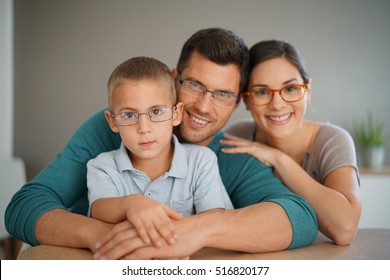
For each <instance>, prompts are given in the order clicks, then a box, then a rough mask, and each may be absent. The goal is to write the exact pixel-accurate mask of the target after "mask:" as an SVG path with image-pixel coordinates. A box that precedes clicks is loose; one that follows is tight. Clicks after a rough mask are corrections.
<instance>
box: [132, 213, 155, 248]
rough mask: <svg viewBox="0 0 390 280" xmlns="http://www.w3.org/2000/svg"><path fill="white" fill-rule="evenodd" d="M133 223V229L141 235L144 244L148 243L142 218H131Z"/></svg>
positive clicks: (148, 239) (147, 235)
mask: <svg viewBox="0 0 390 280" xmlns="http://www.w3.org/2000/svg"><path fill="white" fill-rule="evenodd" d="M132 222H133V225H134V227H135V229H136V230H137V232H138V234H139V236H140V237H141V239H142V241H143V242H145V243H146V244H150V243H151V241H150V238H149V234H148V231H147V229H146V228H145V225H144V222H143V221H142V219H136V218H134V219H132Z"/></svg>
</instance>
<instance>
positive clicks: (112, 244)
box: [97, 228, 142, 255]
mask: <svg viewBox="0 0 390 280" xmlns="http://www.w3.org/2000/svg"><path fill="white" fill-rule="evenodd" d="M136 237H138V233H137V231H136V230H135V229H134V228H130V229H127V230H123V231H121V232H118V233H116V234H115V235H114V236H113V237H112V238H111V239H110V240H108V241H107V242H106V243H105V244H104V245H103V246H102V247H100V248H99V250H97V254H98V255H105V254H107V252H109V251H111V250H112V249H113V248H116V247H118V246H120V244H121V243H122V242H124V241H125V240H127V239H132V238H136ZM140 240H142V239H140Z"/></svg>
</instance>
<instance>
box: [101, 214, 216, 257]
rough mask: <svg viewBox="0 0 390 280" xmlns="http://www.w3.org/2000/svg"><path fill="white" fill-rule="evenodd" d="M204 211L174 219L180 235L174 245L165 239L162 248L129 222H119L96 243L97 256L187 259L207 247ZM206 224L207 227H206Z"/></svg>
mask: <svg viewBox="0 0 390 280" xmlns="http://www.w3.org/2000/svg"><path fill="white" fill-rule="evenodd" d="M202 216H204V214H199V215H194V216H190V217H185V218H183V219H181V220H180V221H175V222H174V226H175V230H176V232H177V235H178V238H177V241H176V243H175V244H167V243H166V242H164V244H163V246H162V247H160V248H157V247H154V246H152V245H150V244H146V243H145V242H143V241H142V239H141V238H140V236H139V235H138V233H137V231H136V230H135V228H134V227H133V226H132V225H131V224H130V222H129V221H127V220H126V221H123V222H121V223H119V224H117V225H116V226H115V227H114V228H113V230H112V231H111V232H110V233H109V234H108V235H107V236H106V237H105V238H104V239H102V240H101V241H99V242H98V243H97V244H95V247H96V250H95V251H96V254H95V255H94V258H95V259H171V258H188V256H190V255H191V254H193V253H195V252H196V251H198V250H199V249H201V248H202V247H204V246H205V244H206V241H207V238H206V235H205V230H207V228H208V226H207V225H206V224H205V223H202V222H201V221H202ZM205 225H206V226H205Z"/></svg>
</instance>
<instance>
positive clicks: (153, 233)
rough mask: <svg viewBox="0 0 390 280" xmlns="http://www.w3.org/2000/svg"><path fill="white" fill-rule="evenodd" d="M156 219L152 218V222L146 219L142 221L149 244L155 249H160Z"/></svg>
mask: <svg viewBox="0 0 390 280" xmlns="http://www.w3.org/2000/svg"><path fill="white" fill-rule="evenodd" d="M158 219H159V218H158V217H154V218H153V220H150V219H147V220H145V221H144V224H145V228H146V231H147V234H148V236H149V238H150V240H151V243H152V244H153V245H154V246H156V247H161V245H162V243H161V237H160V234H159V233H158V226H159V223H158V222H157V223H156V220H158Z"/></svg>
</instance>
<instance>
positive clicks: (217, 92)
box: [214, 91, 233, 99]
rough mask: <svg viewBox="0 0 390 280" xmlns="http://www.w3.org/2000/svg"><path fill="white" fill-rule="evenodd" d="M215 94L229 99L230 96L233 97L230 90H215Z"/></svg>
mask: <svg viewBox="0 0 390 280" xmlns="http://www.w3.org/2000/svg"><path fill="white" fill-rule="evenodd" d="M214 94H215V95H217V96H219V97H221V98H224V99H228V98H232V97H233V96H232V94H230V93H228V92H223V91H216V92H214Z"/></svg>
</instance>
